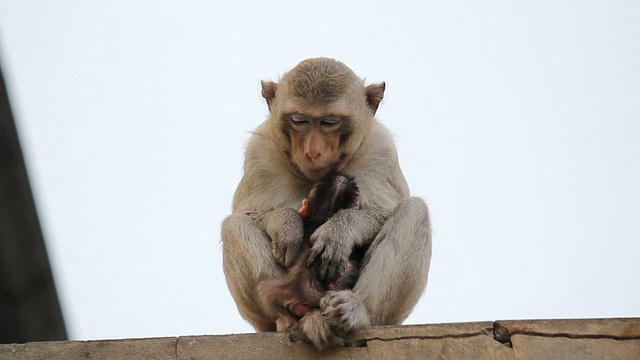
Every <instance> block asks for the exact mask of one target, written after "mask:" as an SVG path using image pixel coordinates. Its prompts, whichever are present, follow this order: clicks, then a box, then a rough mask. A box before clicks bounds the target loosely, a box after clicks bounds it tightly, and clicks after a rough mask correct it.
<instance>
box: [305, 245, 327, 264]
mask: <svg viewBox="0 0 640 360" xmlns="http://www.w3.org/2000/svg"><path fill="white" fill-rule="evenodd" d="M324 247H325V246H324V243H320V242H316V243H315V244H313V247H311V254H309V260H307V266H311V265H312V264H313V263H314V262H315V261H316V260H317V259H318V256H320V254H322V253H324Z"/></svg>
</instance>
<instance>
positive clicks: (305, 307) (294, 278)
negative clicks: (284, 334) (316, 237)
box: [258, 174, 363, 331]
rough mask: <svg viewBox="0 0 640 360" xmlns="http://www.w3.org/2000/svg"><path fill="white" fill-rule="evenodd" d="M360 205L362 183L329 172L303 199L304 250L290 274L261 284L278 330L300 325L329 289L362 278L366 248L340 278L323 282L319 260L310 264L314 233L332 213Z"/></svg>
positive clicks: (341, 287) (345, 286)
mask: <svg viewBox="0 0 640 360" xmlns="http://www.w3.org/2000/svg"><path fill="white" fill-rule="evenodd" d="M359 206H360V199H359V198H358V186H357V185H356V183H355V181H353V179H351V178H349V177H347V176H345V175H340V174H329V175H326V176H325V177H323V178H322V179H320V180H318V181H316V182H315V183H314V185H313V187H312V188H311V191H310V192H309V195H308V196H307V198H306V199H304V200H302V207H301V208H300V214H301V215H302V219H303V222H304V241H303V244H302V248H303V249H302V252H301V254H300V256H299V257H298V260H297V261H296V262H295V264H294V265H293V266H292V267H291V268H290V269H288V271H287V274H286V275H285V276H283V277H280V278H272V279H266V280H263V281H261V282H260V284H259V285H258V293H259V296H260V300H261V301H262V305H263V307H264V309H265V310H266V311H267V315H269V314H271V316H273V317H274V319H275V324H276V329H277V331H292V330H296V329H297V328H298V320H299V319H300V318H301V317H303V316H304V315H306V314H308V313H309V312H310V311H311V309H319V308H320V299H321V298H322V296H324V294H325V293H326V292H327V291H328V290H333V291H337V290H347V289H352V288H353V285H354V284H355V282H356V279H357V277H358V260H359V259H357V258H358V257H359V255H360V254H361V253H362V251H363V250H362V249H357V250H356V251H355V252H354V253H353V254H354V258H351V257H350V259H349V261H348V262H346V263H345V264H343V265H342V266H343V268H342V270H341V271H339V272H338V274H337V276H338V277H337V278H336V279H332V280H328V279H327V280H325V281H320V279H319V275H318V270H319V265H320V262H319V261H314V262H313V263H309V258H310V256H311V244H310V243H309V238H310V237H311V234H313V232H314V231H315V230H316V229H317V228H318V227H320V225H322V224H324V223H325V222H326V221H327V220H328V219H329V218H330V217H331V216H333V215H334V214H335V213H337V212H338V211H339V210H342V209H349V208H351V209H357V208H359Z"/></svg>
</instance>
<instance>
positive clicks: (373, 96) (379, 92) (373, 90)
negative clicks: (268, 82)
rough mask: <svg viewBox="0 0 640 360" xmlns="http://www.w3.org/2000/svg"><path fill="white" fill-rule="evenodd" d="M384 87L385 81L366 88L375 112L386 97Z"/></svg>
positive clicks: (369, 104)
mask: <svg viewBox="0 0 640 360" xmlns="http://www.w3.org/2000/svg"><path fill="white" fill-rule="evenodd" d="M384 87H385V83H383V82H381V83H380V84H371V85H369V86H367V87H366V88H365V94H366V95H367V105H368V106H369V108H370V109H371V110H373V113H374V114H375V113H376V111H377V110H378V105H380V101H382V98H384ZM263 89H264V88H263ZM262 93H263V94H264V90H262Z"/></svg>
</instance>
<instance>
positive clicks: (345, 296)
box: [320, 290, 369, 334]
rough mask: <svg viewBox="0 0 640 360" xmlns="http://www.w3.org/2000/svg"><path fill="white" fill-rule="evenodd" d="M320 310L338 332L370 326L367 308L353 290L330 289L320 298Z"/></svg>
mask: <svg viewBox="0 0 640 360" xmlns="http://www.w3.org/2000/svg"><path fill="white" fill-rule="evenodd" d="M320 310H321V311H322V315H323V317H324V318H325V319H326V321H327V323H328V324H329V325H331V327H332V328H333V329H335V332H336V333H339V334H349V333H351V332H353V331H354V330H359V329H362V328H365V327H367V326H369V315H368V314H367V309H366V308H365V307H364V304H362V302H361V301H360V299H359V298H358V297H357V296H356V294H354V293H353V291H351V290H342V291H329V292H328V293H327V295H325V297H323V298H322V299H320Z"/></svg>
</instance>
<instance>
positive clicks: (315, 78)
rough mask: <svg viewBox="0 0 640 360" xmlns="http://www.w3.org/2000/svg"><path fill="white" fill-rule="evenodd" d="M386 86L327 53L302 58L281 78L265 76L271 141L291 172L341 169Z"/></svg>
mask: <svg viewBox="0 0 640 360" xmlns="http://www.w3.org/2000/svg"><path fill="white" fill-rule="evenodd" d="M384 88H385V84H384V83H380V84H372V85H369V86H365V85H364V81H363V80H362V79H360V78H359V77H358V76H357V75H356V74H355V73H354V72H353V71H351V69H349V68H348V67H347V66H346V65H344V64H343V63H341V62H339V61H336V60H333V59H328V58H313V59H307V60H304V61H302V62H301V63H300V64H298V65H297V66H296V67H295V68H293V69H292V70H291V71H289V72H288V73H286V74H284V75H283V76H282V79H281V80H280V82H279V83H275V82H266V81H263V82H262V96H263V97H264V98H265V100H266V101H267V105H268V106H269V112H270V113H271V115H270V125H271V126H272V127H273V129H272V130H273V131H271V134H272V136H273V139H272V140H273V143H274V144H275V146H277V147H278V150H279V151H282V152H283V153H284V154H285V156H286V157H287V159H288V161H289V165H290V168H291V171H292V172H293V173H294V174H296V175H298V176H300V177H302V178H304V179H308V180H317V179H320V178H322V177H323V176H325V175H326V174H328V173H330V172H333V171H340V170H341V169H342V168H343V167H344V166H345V165H346V163H347V162H348V161H349V159H350V158H351V156H353V154H354V152H355V151H356V150H357V149H358V147H359V146H360V144H361V142H362V139H363V137H364V135H365V134H366V132H367V129H368V128H369V126H370V124H371V122H372V121H373V117H374V115H375V113H376V110H377V109H378V105H379V104H380V101H382V98H383V96H384Z"/></svg>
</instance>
